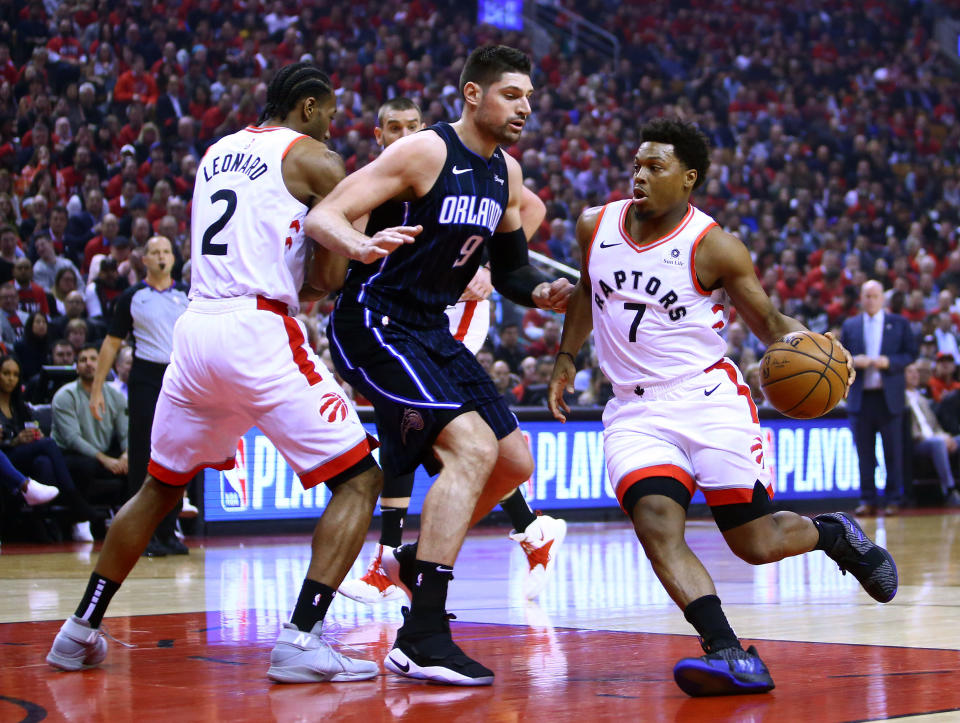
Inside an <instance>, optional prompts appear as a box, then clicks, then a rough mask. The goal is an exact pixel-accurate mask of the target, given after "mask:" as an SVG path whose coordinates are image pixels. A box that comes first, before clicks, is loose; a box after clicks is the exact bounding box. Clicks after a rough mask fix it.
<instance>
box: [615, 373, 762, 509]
mask: <svg viewBox="0 0 960 723" xmlns="http://www.w3.org/2000/svg"><path fill="white" fill-rule="evenodd" d="M640 389H641V387H638V388H637V391H639V390H640ZM632 394H633V396H632V398H631V397H628V396H627V395H626V394H623V393H620V394H618V396H617V397H615V398H613V399H611V400H610V401H609V402H608V403H607V406H606V409H604V412H603V425H604V433H603V450H604V454H605V456H606V464H607V473H608V475H609V476H610V481H611V483H612V484H613V485H614V486H615V488H616V493H617V499H618V500H619V501H620V505H621V507H623V498H624V495H625V494H626V492H627V491H628V490H629V489H630V488H631V487H632V486H633V485H634V484H636V483H637V482H639V481H641V480H644V479H647V478H650V477H671V478H674V479H676V480H679V481H680V482H682V483H683V485H684V486H685V487H686V488H687V490H688V491H689V492H690V495H691V496H692V495H693V493H694V492H695V491H696V489H697V488H698V487H699V488H700V489H701V490H702V491H703V494H704V496H705V497H706V498H707V504H709V505H710V506H711V507H715V506H718V505H727V504H734V503H749V502H751V501H752V499H753V491H754V486H755V484H756V483H757V482H758V481H759V482H760V483H761V485H762V486H763V487H765V488H766V490H767V494H768V495H769V496H770V498H771V499H772V498H773V487H772V485H771V478H770V470H769V469H768V468H767V467H766V465H765V463H764V458H763V439H762V435H761V433H760V423H759V420H758V418H757V408H756V405H754V403H753V400H752V399H751V397H750V389H749V387H748V386H747V385H746V383H745V382H744V381H743V377H742V376H741V375H740V371H739V370H738V369H737V367H736V365H734V363H733V362H732V361H730V360H729V359H722V360H720V361H719V362H717V363H716V364H714V365H713V366H711V367H709V368H708V369H706V370H705V371H704V372H703V373H701V374H697V375H695V376H692V377H687V378H685V379H681V380H679V381H677V382H673V383H669V384H661V385H657V386H651V387H644V388H643V393H642V394H637V393H636V392H633V393H632Z"/></svg>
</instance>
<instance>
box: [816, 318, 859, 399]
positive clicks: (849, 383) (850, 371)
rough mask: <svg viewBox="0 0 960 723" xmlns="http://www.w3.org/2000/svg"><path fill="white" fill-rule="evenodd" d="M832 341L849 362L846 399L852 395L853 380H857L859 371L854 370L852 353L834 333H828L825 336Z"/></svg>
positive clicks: (844, 393)
mask: <svg viewBox="0 0 960 723" xmlns="http://www.w3.org/2000/svg"><path fill="white" fill-rule="evenodd" d="M824 336H825V337H827V338H828V339H829V340H830V341H832V342H833V343H834V344H836V345H837V346H838V347H840V351H842V352H843V356H844V357H845V358H846V360H847V388H846V389H845V390H844V392H843V398H844V399H846V398H847V395H848V394H849V393H850V387H851V386H852V385H853V380H854V379H856V378H857V370H856V369H854V368H853V357H852V356H850V352H849V351H847V347H845V346H844V345H843V344H841V343H840V340H839V339H837V337H836V335H835V334H834V333H833V332H832V331H828V332H827V333H826V334H824Z"/></svg>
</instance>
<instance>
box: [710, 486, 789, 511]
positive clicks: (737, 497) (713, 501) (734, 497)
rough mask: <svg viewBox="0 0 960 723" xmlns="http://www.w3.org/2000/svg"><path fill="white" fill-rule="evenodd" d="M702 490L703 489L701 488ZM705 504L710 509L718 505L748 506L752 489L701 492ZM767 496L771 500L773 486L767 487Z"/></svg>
mask: <svg viewBox="0 0 960 723" xmlns="http://www.w3.org/2000/svg"><path fill="white" fill-rule="evenodd" d="M701 489H703V488H701ZM703 496H704V497H706V498H707V504H708V505H710V506H711V507H718V506H720V505H736V504H748V503H750V502H753V487H751V488H750V489H747V488H746V487H736V488H734V489H728V490H703ZM767 496H768V497H769V498H770V499H771V500H772V499H773V485H767Z"/></svg>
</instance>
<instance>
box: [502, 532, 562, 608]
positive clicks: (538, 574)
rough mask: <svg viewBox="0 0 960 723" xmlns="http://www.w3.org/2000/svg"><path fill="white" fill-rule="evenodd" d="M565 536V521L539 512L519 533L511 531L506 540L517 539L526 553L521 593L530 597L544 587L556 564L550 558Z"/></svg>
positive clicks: (553, 556)
mask: <svg viewBox="0 0 960 723" xmlns="http://www.w3.org/2000/svg"><path fill="white" fill-rule="evenodd" d="M566 536H567V522H566V520H558V519H556V518H555V517H550V516H549V515H539V516H538V517H537V519H535V520H534V521H533V522H531V523H530V524H529V525H527V529H525V530H524V531H523V532H511V533H510V539H511V540H513V541H514V542H519V543H520V547H521V548H523V552H524V554H525V555H526V556H527V564H528V565H529V569H528V570H527V577H526V578H525V579H524V581H523V596H524V597H525V598H526V599H527V600H533V599H534V598H535V597H537V596H538V595H539V594H540V593H541V592H543V588H545V587H546V586H547V582H549V580H550V574H551V573H552V571H553V569H554V568H555V567H556V565H555V564H553V561H554V560H555V559H556V557H557V550H558V549H559V548H560V545H562V544H563V538H564V537H566Z"/></svg>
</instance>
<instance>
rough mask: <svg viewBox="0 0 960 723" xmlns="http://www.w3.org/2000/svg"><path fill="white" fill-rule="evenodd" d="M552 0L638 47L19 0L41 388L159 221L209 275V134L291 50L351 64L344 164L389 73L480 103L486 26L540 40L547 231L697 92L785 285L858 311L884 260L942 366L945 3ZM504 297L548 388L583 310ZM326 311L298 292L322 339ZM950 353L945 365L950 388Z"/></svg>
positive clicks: (20, 163) (533, 382)
mask: <svg viewBox="0 0 960 723" xmlns="http://www.w3.org/2000/svg"><path fill="white" fill-rule="evenodd" d="M553 4H555V5H563V6H565V7H566V8H568V9H570V10H572V11H574V12H576V13H579V14H580V15H583V16H585V17H587V18H589V19H590V20H592V21H593V22H595V23H597V24H599V25H601V26H602V27H603V28H604V29H606V30H607V31H609V32H610V33H612V34H613V35H614V36H615V37H616V38H617V40H618V41H619V43H620V55H619V57H618V58H617V59H614V58H612V57H610V56H608V55H603V54H601V53H600V52H599V51H594V50H591V49H589V48H584V47H577V46H575V45H573V44H571V41H569V40H566V41H562V42H561V41H557V42H552V43H550V42H546V41H544V38H546V37H548V36H546V35H544V34H539V35H538V34H536V33H532V32H530V33H516V32H504V31H500V30H498V29H496V28H494V27H491V26H489V25H479V24H477V23H476V7H475V5H474V4H473V3H462V2H459V1H458V0H411V1H410V2H404V3H397V2H393V1H391V0H355V1H354V2H351V3H348V4H344V3H338V2H333V1H332V0H317V2H313V3H296V2H293V1H292V0H267V1H266V2H259V1H258V0H179V1H177V0H171V1H165V0H142V1H141V2H137V3H127V2H114V1H112V0H62V1H57V0H29V2H24V1H23V0H13V1H12V2H8V3H5V4H3V5H2V6H0V342H2V345H3V351H5V352H6V353H7V354H9V355H12V356H13V357H14V358H15V359H16V360H17V362H18V364H19V375H20V383H21V384H22V386H23V395H24V399H25V401H27V402H29V403H31V404H36V405H46V404H51V403H52V402H53V395H54V393H55V392H56V391H57V388H58V387H59V386H60V385H61V384H62V383H63V382H64V381H65V380H66V379H67V378H69V377H65V376H64V375H63V374H62V373H61V372H60V371H57V368H62V367H70V366H72V365H75V364H76V362H77V359H78V357H79V354H80V352H81V350H82V349H84V348H85V346H86V345H88V344H91V343H92V344H94V345H96V344H98V343H99V342H100V341H101V340H102V339H103V336H104V334H105V330H106V328H107V326H108V325H109V321H110V318H111V313H112V303H113V301H114V300H115V299H116V298H117V296H118V295H119V294H120V293H121V292H122V291H123V290H124V289H125V288H127V287H128V286H129V285H130V284H133V283H136V282H137V281H139V280H141V279H142V278H143V277H144V274H145V269H144V267H143V263H142V254H143V248H144V245H145V243H146V241H147V239H148V238H150V237H151V236H152V235H154V234H160V235H163V236H166V237H167V238H169V239H170V240H171V241H172V242H173V249H174V253H175V255H176V257H177V261H176V266H175V269H174V277H175V278H176V279H177V280H183V281H184V282H185V283H187V284H189V278H190V245H189V241H188V239H189V232H190V228H189V226H190V202H191V193H192V188H193V181H194V178H195V175H196V173H197V167H198V162H199V160H200V158H201V157H202V155H203V152H204V150H205V149H206V147H207V146H209V145H210V144H211V143H212V142H213V141H215V140H216V139H218V138H219V137H221V136H223V135H225V134H228V133H231V132H234V131H237V130H239V129H241V128H243V127H244V126H245V125H248V124H255V123H256V122H257V121H258V117H259V113H260V111H261V109H262V108H263V105H264V100H265V93H266V85H267V83H268V82H269V80H270V78H271V77H272V74H273V73H274V72H275V71H276V70H277V68H279V67H280V66H282V65H284V64H286V63H288V62H291V61H297V60H301V59H308V60H312V61H313V62H315V63H316V64H317V65H318V66H319V67H321V68H322V69H324V70H325V71H327V72H328V74H329V75H330V76H331V79H332V81H333V83H334V85H335V87H336V88H337V96H338V114H337V117H336V118H335V120H334V122H333V124H332V127H331V141H330V143H331V145H332V147H333V148H334V149H335V150H337V151H338V152H339V153H340V154H341V155H342V156H343V158H344V160H345V162H346V167H347V170H348V172H349V171H353V170H355V169H357V168H359V167H361V166H363V165H365V164H366V163H369V162H370V161H371V160H372V159H373V158H374V157H375V156H376V145H375V143H374V142H373V129H374V127H375V125H376V111H377V109H378V107H379V105H380V104H381V103H382V102H383V101H384V100H386V99H388V98H391V97H394V96H397V95H405V96H408V97H410V98H412V99H413V100H415V101H416V102H417V103H418V104H419V105H420V106H421V108H422V109H423V112H424V120H425V121H426V122H427V123H428V124H429V123H432V122H436V121H439V120H447V121H452V120H455V119H456V118H457V117H459V114H460V110H461V100H460V96H459V92H458V79H459V74H460V70H461V67H462V64H463V61H464V59H465V58H466V56H467V54H468V52H469V50H471V49H472V48H474V47H476V46H478V45H482V44H484V43H488V42H503V43H506V44H510V45H514V46H516V47H519V48H522V49H524V50H526V51H527V52H529V53H530V54H531V55H532V56H533V57H534V65H535V68H534V73H533V80H534V85H535V87H536V88H537V91H536V94H535V97H534V100H533V106H534V114H533V116H532V117H531V119H530V120H529V122H528V123H527V125H526V128H525V130H524V133H523V136H522V138H521V140H520V141H519V142H518V144H517V145H516V146H514V147H512V148H510V149H509V152H510V153H511V154H513V155H514V156H515V157H516V158H517V159H518V160H519V161H520V162H521V165H522V167H523V169H524V174H525V179H526V180H525V182H526V184H527V185H528V186H529V187H530V188H531V189H532V190H534V191H535V192H536V193H537V194H538V195H539V196H540V198H541V199H543V201H544V202H545V204H546V206H547V216H546V219H545V221H544V223H543V225H542V228H541V229H540V231H539V233H538V235H537V236H536V237H535V238H534V240H533V242H532V244H531V248H533V249H534V250H535V251H538V252H540V253H542V254H545V255H547V256H549V257H551V258H552V259H554V260H556V261H558V262H561V263H564V264H567V265H569V266H571V267H573V268H578V267H579V265H580V259H579V250H578V247H577V244H576V242H575V240H574V227H575V224H576V220H577V218H578V216H579V214H580V212H581V211H582V210H583V209H584V208H586V207H589V206H592V205H598V204H603V203H606V202H609V201H613V200H617V199H621V198H625V197H627V195H628V194H629V192H630V188H631V181H630V174H631V169H632V158H633V154H634V152H635V151H636V147H637V142H638V128H639V126H640V124H641V123H642V122H643V121H644V120H646V119H648V118H651V117H654V116H657V115H661V114H663V115H670V116H678V117H680V118H683V119H686V120H690V121H694V122H696V123H697V124H698V125H699V126H700V128H701V129H703V130H704V132H705V133H706V134H707V136H708V138H709V140H710V141H711V143H712V145H713V155H712V165H711V167H710V170H709V173H708V178H707V181H706V183H705V184H704V186H703V187H702V188H701V190H699V191H698V193H697V194H696V195H695V196H694V202H695V203H696V204H697V205H698V206H699V207H701V208H702V209H703V210H704V211H706V212H707V213H709V214H711V215H713V216H714V217H715V218H716V219H717V221H718V222H719V223H720V224H721V226H723V227H724V228H725V229H727V230H729V231H731V232H733V233H736V234H737V235H738V236H739V237H740V238H741V239H743V241H744V242H745V243H746V244H747V245H748V247H749V248H750V250H751V253H752V255H753V258H754V261H755V264H756V270H757V274H758V277H759V278H760V279H761V282H762V284H763V286H764V288H765V289H766V291H767V292H768V293H769V294H770V296H771V298H772V299H773V300H774V303H775V304H776V305H777V306H778V307H779V308H781V309H782V310H783V311H785V312H786V313H789V314H792V315H795V316H796V317H797V318H799V319H801V320H802V321H804V322H805V323H806V324H807V325H808V326H809V327H810V328H811V329H812V330H814V331H818V332H822V331H827V330H829V329H836V328H838V326H839V325H840V324H841V323H842V321H843V320H844V319H845V318H847V317H848V316H849V315H851V314H855V313H857V312H858V311H859V309H858V293H859V288H860V285H861V284H862V282H863V281H864V280H866V279H868V278H876V279H878V280H880V281H881V282H882V283H883V285H884V288H885V289H886V293H887V307H888V309H889V310H891V311H893V312H895V313H901V314H903V315H904V316H906V317H907V318H908V319H909V320H910V322H911V324H912V326H913V327H914V331H915V332H916V334H917V338H918V339H923V340H924V342H925V344H926V349H927V350H926V351H925V352H924V354H925V356H924V357H923V358H924V359H926V358H929V360H930V363H931V365H932V366H933V368H934V369H940V362H938V361H936V359H937V358H938V357H937V355H938V354H940V355H950V356H951V357H952V358H954V359H960V349H958V344H957V334H958V331H960V304H958V301H957V296H958V293H960V248H958V243H957V242H958V225H960V165H958V160H960V159H958V148H960V146H958V141H960V126H958V125H957V123H956V113H957V108H956V103H957V98H960V87H958V70H957V66H956V65H955V64H954V62H953V61H952V60H950V59H949V58H948V57H947V55H946V54H945V53H944V52H942V51H941V50H940V48H939V47H938V46H937V44H936V42H935V41H934V38H933V28H934V23H935V16H934V11H933V8H934V6H933V5H932V4H930V3H924V2H915V3H907V2H895V1H894V0H870V1H868V2H867V3H866V4H863V3H854V2H851V0H811V1H810V2H807V3H802V4H791V3H765V2H757V1H755V0H745V1H744V2H739V3H712V2H706V1H705V0H691V1H690V2H688V3H669V2H666V1H665V0H651V1H650V2H638V1H635V0H626V1H624V2H621V3H615V4H612V5H611V4H610V3H608V2H606V1H605V0H563V1H562V2H555V3H553ZM534 38H537V43H538V44H537V45H536V46H535V45H534ZM948 50H949V49H948ZM495 301H496V303H495V304H494V305H493V315H494V323H493V324H492V326H491V333H490V338H489V340H488V345H487V347H486V349H485V351H484V352H482V354H483V356H482V361H483V362H484V365H485V366H486V367H487V368H488V369H489V372H490V374H491V377H492V378H493V379H494V381H495V383H496V384H497V387H498V389H500V390H501V392H502V393H503V394H504V395H505V396H506V397H507V398H508V399H509V400H512V402H513V403H514V404H516V405H543V404H545V399H546V382H547V380H548V379H549V374H550V370H551V365H552V358H553V355H554V354H555V352H556V350H557V344H558V338H559V329H560V325H561V324H562V319H559V318H557V317H555V316H553V315H551V314H547V313H542V312H539V311H536V310H530V311H527V310H522V309H517V308H515V307H513V306H512V305H510V304H509V303H507V302H503V301H501V300H499V299H497V298H496V297H495ZM328 311H329V303H318V304H314V305H312V306H311V307H308V308H307V309H305V310H304V315H303V318H304V320H305V321H306V322H307V324H308V327H309V329H310V332H311V342H312V343H313V344H314V346H315V347H316V348H317V350H318V352H319V353H320V354H321V356H326V358H327V360H328V359H329V357H328V355H326V352H325V346H326V340H325V338H324V327H325V320H324V315H325V313H327V312H328ZM725 334H726V338H727V341H728V345H729V354H730V356H731V357H732V358H733V359H734V360H735V361H736V362H737V363H738V364H739V365H740V367H741V369H742V370H743V371H744V372H745V374H746V376H747V377H748V378H754V377H755V375H756V368H755V365H756V362H757V360H758V358H759V357H760V356H761V355H762V352H763V348H762V346H761V345H760V344H759V343H758V341H757V339H756V338H754V337H753V336H752V334H751V333H750V332H749V330H747V329H746V328H745V326H744V325H743V323H742V322H741V321H740V320H738V319H737V318H736V316H735V314H734V315H732V316H731V317H730V318H729V319H728V322H727V327H726V330H725ZM929 340H932V341H929ZM122 360H123V356H121V361H122ZM127 363H129V360H128V361H127ZM578 369H579V370H580V371H579V373H578V375H577V380H576V385H575V386H576V392H575V393H574V395H573V396H572V397H571V400H570V401H571V402H573V403H578V404H584V405H602V404H603V403H604V402H605V401H606V400H607V399H608V398H609V396H610V387H609V383H607V382H606V380H605V379H604V377H603V375H602V373H601V372H600V370H599V369H598V368H597V364H596V358H595V354H594V352H593V350H592V348H591V347H590V345H589V344H588V345H587V347H585V349H584V350H583V352H582V353H581V354H580V357H579V359H578ZM954 372H955V370H953V371H951V372H950V374H949V377H943V375H942V374H937V373H931V376H930V378H931V379H932V380H938V379H939V380H941V381H940V382H937V381H934V382H932V383H933V385H934V386H933V387H932V389H934V390H935V389H936V385H937V384H939V383H943V384H955V383H956V381H955V376H956V375H955V373H954ZM943 373H944V374H946V373H947V372H946V371H944V372H943ZM120 383H121V384H122V382H120ZM758 401H762V396H761V397H760V398H759V399H758ZM44 481H49V482H51V483H52V482H53V480H44Z"/></svg>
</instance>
